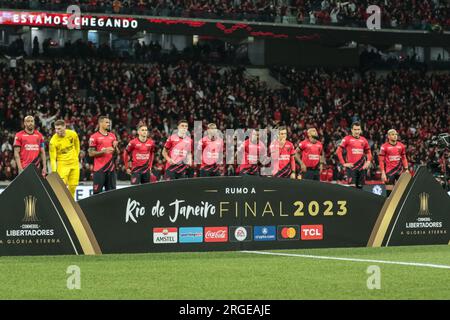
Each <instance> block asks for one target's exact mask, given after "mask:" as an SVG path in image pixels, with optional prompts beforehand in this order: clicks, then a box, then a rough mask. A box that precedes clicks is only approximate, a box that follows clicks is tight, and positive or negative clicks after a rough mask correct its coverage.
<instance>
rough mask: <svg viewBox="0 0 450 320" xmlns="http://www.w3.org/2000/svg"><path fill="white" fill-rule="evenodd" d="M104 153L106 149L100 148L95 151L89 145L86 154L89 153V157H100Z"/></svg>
mask: <svg viewBox="0 0 450 320" xmlns="http://www.w3.org/2000/svg"><path fill="white" fill-rule="evenodd" d="M105 153H106V149H102V150H101V151H97V150H96V149H95V148H94V147H90V148H89V149H88V154H89V157H91V158H96V157H101V156H102V155H104V154H105Z"/></svg>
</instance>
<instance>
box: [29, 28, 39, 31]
mask: <svg viewBox="0 0 450 320" xmlns="http://www.w3.org/2000/svg"><path fill="white" fill-rule="evenodd" d="M31 30H32V31H38V30H39V28H38V27H32V28H31Z"/></svg>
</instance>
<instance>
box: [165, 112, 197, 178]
mask: <svg viewBox="0 0 450 320" xmlns="http://www.w3.org/2000/svg"><path fill="white" fill-rule="evenodd" d="M187 131H188V122H187V121H186V120H180V121H179V122H178V130H177V133H175V134H173V135H171V136H170V137H169V139H167V141H166V143H165V145H164V149H163V151H162V155H163V157H164V159H166V167H165V170H166V172H165V178H166V179H167V180H173V179H181V178H187V177H188V174H189V172H188V170H189V168H190V166H191V165H192V145H193V142H192V139H191V138H190V137H189V136H188V132H187Z"/></svg>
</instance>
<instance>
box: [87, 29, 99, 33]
mask: <svg viewBox="0 0 450 320" xmlns="http://www.w3.org/2000/svg"><path fill="white" fill-rule="evenodd" d="M97 32H98V31H97V30H89V31H88V33H97Z"/></svg>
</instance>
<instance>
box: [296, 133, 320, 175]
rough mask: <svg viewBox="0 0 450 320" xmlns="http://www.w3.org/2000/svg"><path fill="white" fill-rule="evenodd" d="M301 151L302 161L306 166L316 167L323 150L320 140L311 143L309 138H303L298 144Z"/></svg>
mask: <svg viewBox="0 0 450 320" xmlns="http://www.w3.org/2000/svg"><path fill="white" fill-rule="evenodd" d="M298 147H299V149H300V151H301V152H302V162H303V163H304V164H305V166H306V167H307V168H317V166H318V165H319V163H320V157H321V156H322V152H323V145H322V142H320V141H316V143H312V142H311V141H309V139H305V140H303V141H302V142H300V143H299V145H298Z"/></svg>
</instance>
